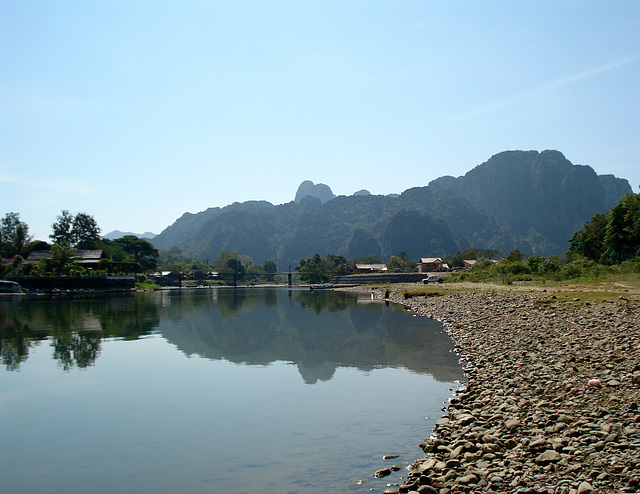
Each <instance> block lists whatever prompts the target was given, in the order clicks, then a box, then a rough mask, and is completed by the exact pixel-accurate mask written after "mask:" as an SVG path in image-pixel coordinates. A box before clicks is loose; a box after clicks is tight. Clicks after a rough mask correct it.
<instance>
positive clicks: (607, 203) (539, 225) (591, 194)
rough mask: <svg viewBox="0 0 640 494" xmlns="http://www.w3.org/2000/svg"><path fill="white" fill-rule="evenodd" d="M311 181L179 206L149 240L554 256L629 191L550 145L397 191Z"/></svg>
mask: <svg viewBox="0 0 640 494" xmlns="http://www.w3.org/2000/svg"><path fill="white" fill-rule="evenodd" d="M318 185H322V187H318V186H314V185H313V183H312V182H308V181H307V182H303V184H301V187H300V189H298V192H297V194H296V200H295V201H292V202H290V203H287V204H281V205H277V206H274V205H273V204H271V203H268V202H265V201H249V202H245V203H234V204H232V205H229V206H226V207H223V208H210V209H207V210H206V211H202V212H199V213H196V214H192V213H185V214H184V215H183V216H182V217H180V218H179V219H178V220H177V221H176V222H175V223H174V224H173V225H171V226H169V227H168V228H166V229H165V230H164V231H163V232H162V233H160V235H158V236H157V237H155V238H154V239H153V243H154V245H155V246H156V247H157V248H159V249H169V248H171V247H174V246H177V247H180V248H181V249H182V250H183V251H184V252H185V253H188V254H190V255H192V256H194V257H198V258H211V259H215V258H217V256H218V253H219V252H220V250H223V249H225V250H237V251H239V252H241V253H243V254H248V255H250V256H252V257H253V259H254V260H255V261H256V262H258V263H262V262H264V261H265V260H267V259H274V260H276V261H277V262H278V264H279V265H280V266H281V267H286V266H287V265H288V264H297V263H298V262H299V260H300V259H302V258H305V257H310V256H312V255H313V254H316V253H318V254H320V255H325V254H328V253H333V254H340V255H344V256H346V257H348V258H362V257H365V256H367V255H369V254H374V255H377V256H380V257H382V258H387V257H389V256H391V255H395V254H398V253H400V252H402V251H404V252H406V254H407V255H408V256H409V257H410V258H418V257H432V256H443V255H446V254H452V253H455V252H458V251H460V250H463V249H465V248H469V247H475V248H480V249H486V248H496V249H500V250H501V251H502V252H505V253H507V252H510V251H511V250H512V249H515V248H518V249H520V250H521V251H522V252H524V253H527V254H532V253H536V254H541V255H554V254H560V253H563V252H565V251H566V250H567V247H568V243H567V242H568V239H569V238H570V237H571V235H572V234H573V233H574V232H575V231H577V230H578V229H579V228H580V227H582V225H584V223H585V222H586V221H587V220H589V219H590V218H591V217H592V216H593V215H595V214H598V213H606V212H607V211H608V210H609V209H610V208H611V207H612V206H613V205H614V204H616V203H617V202H618V201H619V200H620V198H621V197H622V196H623V195H625V194H627V193H630V192H631V187H630V186H629V183H628V182H627V181H626V180H623V179H618V178H615V177H613V176H611V175H603V176H598V175H597V174H596V173H595V172H594V170H593V169H592V168H590V167H589V166H581V165H573V164H572V163H571V162H569V161H568V160H567V159H566V158H565V157H564V156H563V155H562V153H560V152H558V151H543V152H541V153H538V152H537V151H506V152H503V153H500V154H497V155H495V156H493V157H492V158H491V159H489V160H488V161H487V162H485V163H483V164H481V165H479V166H477V167H475V168H474V169H473V170H471V171H469V172H468V173H467V174H466V175H464V176H462V177H458V178H454V177H442V178H439V179H437V180H434V181H432V182H431V183H430V184H429V185H427V186H423V187H415V188H412V189H408V190H406V191H405V192H403V193H402V194H400V196H376V195H367V194H357V195H353V196H338V197H334V198H332V199H331V196H332V195H333V194H332V192H331V190H330V189H329V187H328V186H324V184H318ZM327 189H328V190H327ZM301 190H308V191H309V193H310V194H311V195H307V196H305V195H304V193H301ZM316 192H321V193H322V198H321V199H322V200H321V199H320V198H318V197H317V195H316V197H314V196H313V195H315V193H316Z"/></svg>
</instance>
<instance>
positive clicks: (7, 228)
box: [0, 213, 34, 258]
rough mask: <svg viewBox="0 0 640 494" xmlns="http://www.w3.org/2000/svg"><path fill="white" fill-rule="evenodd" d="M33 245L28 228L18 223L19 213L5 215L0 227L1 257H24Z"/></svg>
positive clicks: (24, 224) (20, 222)
mask: <svg viewBox="0 0 640 494" xmlns="http://www.w3.org/2000/svg"><path fill="white" fill-rule="evenodd" d="M33 245H34V241H33V236H32V235H29V226H28V225H27V224H26V223H23V222H22V221H20V214H19V213H7V214H6V215H5V217H4V218H3V219H2V225H1V226H0V252H1V253H2V256H3V257H7V258H10V257H15V256H18V255H19V256H25V255H26V254H28V253H29V252H30V251H31V249H32V247H33Z"/></svg>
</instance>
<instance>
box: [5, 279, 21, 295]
mask: <svg viewBox="0 0 640 494" xmlns="http://www.w3.org/2000/svg"><path fill="white" fill-rule="evenodd" d="M21 292H22V287H21V286H20V284H19V283H16V282H15V281H9V280H0V293H21Z"/></svg>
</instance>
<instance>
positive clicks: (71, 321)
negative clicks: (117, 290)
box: [0, 294, 160, 370]
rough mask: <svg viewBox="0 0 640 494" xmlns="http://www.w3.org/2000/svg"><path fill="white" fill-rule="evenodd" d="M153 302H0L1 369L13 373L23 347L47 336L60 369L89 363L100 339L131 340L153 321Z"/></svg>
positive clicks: (105, 298)
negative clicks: (2, 365) (4, 367)
mask: <svg viewBox="0 0 640 494" xmlns="http://www.w3.org/2000/svg"><path fill="white" fill-rule="evenodd" d="M158 310H159V307H158V301H157V299H155V298H153V297H145V296H133V295H129V294H127V295H94V296H85V297H80V298H69V297H58V298H51V297H42V298H38V299H35V300H32V299H19V300H15V301H12V302H11V303H5V302H4V301H2V303H0V323H1V327H0V342H1V344H2V347H0V354H1V355H2V361H3V364H4V365H5V366H6V367H7V370H18V368H19V365H20V363H21V362H24V361H25V360H26V359H27V357H28V355H29V348H30V347H32V346H35V344H37V342H38V341H41V340H44V339H46V338H48V337H49V338H50V340H51V346H52V347H53V357H54V359H56V360H58V361H59V362H60V366H61V367H62V368H63V369H64V370H69V369H71V368H72V367H74V366H77V367H79V368H85V367H88V366H91V365H93V364H94V362H95V360H96V359H97V357H98V355H99V354H100V347H101V342H102V338H105V337H116V338H123V339H128V340H132V339H137V338H139V337H140V336H143V335H146V334H149V333H151V331H153V330H154V329H155V327H157V325H158V323H159V321H160V318H159V312H158Z"/></svg>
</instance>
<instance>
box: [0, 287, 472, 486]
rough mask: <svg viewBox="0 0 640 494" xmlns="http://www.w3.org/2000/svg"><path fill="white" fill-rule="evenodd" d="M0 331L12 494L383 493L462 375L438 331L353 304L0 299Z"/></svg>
mask: <svg viewBox="0 0 640 494" xmlns="http://www.w3.org/2000/svg"><path fill="white" fill-rule="evenodd" d="M0 328H1V333H0V336H1V345H2V347H1V355H2V363H3V369H0V478H1V481H0V482H1V484H2V487H1V489H2V492H11V493H41V492H42V493H44V492H47V493H50V492H54V493H55V492H64V493H76V492H77V493H86V492H93V493H116V492H117V493H127V492H131V493H143V492H144V493H146V492H153V493H176V492H190V493H200V492H206V493H225V494H226V493H229V494H233V493H263V492H278V493H328V492H336V493H337V492H341V493H342V492H347V493H349V492H352V493H362V494H365V493H367V492H370V490H372V489H373V490H374V492H375V491H378V492H381V491H382V490H383V489H384V488H385V487H386V486H387V484H393V483H398V482H401V481H402V478H403V477H404V476H405V475H406V473H407V472H406V471H399V472H397V473H396V474H394V475H392V476H390V477H386V478H385V479H375V478H373V476H372V474H373V472H374V471H375V470H377V469H379V468H384V467H389V466H391V465H393V464H398V463H402V464H409V463H411V462H412V461H413V460H415V459H416V458H418V457H421V456H422V452H421V451H420V449H419V447H418V444H419V443H420V442H421V441H422V440H423V439H424V438H425V437H427V436H428V435H429V433H430V431H431V428H432V427H433V424H434V422H435V420H436V419H437V418H438V417H439V416H440V415H441V413H442V412H441V411H440V407H442V405H443V402H444V401H446V400H447V398H448V397H449V396H450V394H451V392H450V388H452V387H454V386H456V384H455V383H454V381H456V380H461V379H463V375H462V373H461V370H460V367H459V365H458V363H457V358H456V356H455V354H453V353H452V349H453V344H452V342H451V341H450V339H449V338H448V336H447V335H446V334H445V333H444V332H443V331H442V327H441V326H440V324H439V323H438V322H436V321H433V320H430V319H428V318H424V317H416V316H415V315H414V314H412V313H407V312H405V310H404V309H402V308H401V307H399V306H394V305H390V306H385V304H384V303H380V302H377V301H373V300H371V298H370V297H368V296H364V297H363V296H362V295H359V296H356V295H354V294H349V293H334V292H329V291H315V292H310V291H308V290H303V289H287V288H245V289H242V288H238V289H231V288H229V289H227V288H223V289H210V290H188V291H187V290H184V291H182V292H180V291H165V292H155V293H151V294H135V295H133V294H131V295H117V296H100V297H98V296H95V297H85V298H56V299H51V298H39V299H24V298H22V299H18V298H3V299H0ZM387 454H398V455H400V457H399V458H397V459H395V460H391V461H385V460H383V459H382V456H383V455H387ZM359 480H360V481H364V483H358V481H359Z"/></svg>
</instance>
